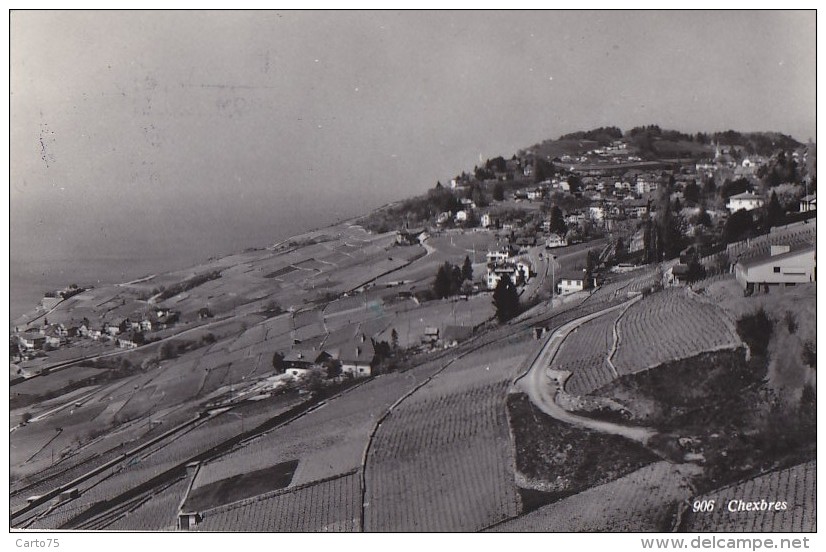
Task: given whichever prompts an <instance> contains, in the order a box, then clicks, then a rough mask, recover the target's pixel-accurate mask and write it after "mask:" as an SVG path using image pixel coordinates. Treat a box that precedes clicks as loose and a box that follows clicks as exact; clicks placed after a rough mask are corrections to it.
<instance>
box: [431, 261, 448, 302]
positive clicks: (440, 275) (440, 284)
mask: <svg viewBox="0 0 826 552" xmlns="http://www.w3.org/2000/svg"><path fill="white" fill-rule="evenodd" d="M450 276H451V270H450V264H449V263H445V264H443V265H441V266H439V270H438V271H436V279H435V280H434V281H433V293H434V294H435V295H436V297H437V298H439V299H443V298H445V297H448V296H449V295H450Z"/></svg>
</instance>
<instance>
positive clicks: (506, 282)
mask: <svg viewBox="0 0 826 552" xmlns="http://www.w3.org/2000/svg"><path fill="white" fill-rule="evenodd" d="M493 305H494V306H495V307H496V318H497V319H498V320H499V322H507V321H508V320H510V319H511V318H513V317H514V316H516V315H517V314H518V313H519V293H518V292H517V291H516V286H515V285H513V282H512V281H511V279H510V276H508V275H507V274H503V275H502V279H501V280H499V283H498V284H496V289H495V290H493Z"/></svg>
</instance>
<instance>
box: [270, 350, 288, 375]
mask: <svg viewBox="0 0 826 552" xmlns="http://www.w3.org/2000/svg"><path fill="white" fill-rule="evenodd" d="M272 367H273V368H274V369H275V371H276V372H278V373H279V374H283V373H284V370H285V368H286V367H285V366H284V355H283V354H282V353H279V352H278V351H276V352H274V353H273V355H272Z"/></svg>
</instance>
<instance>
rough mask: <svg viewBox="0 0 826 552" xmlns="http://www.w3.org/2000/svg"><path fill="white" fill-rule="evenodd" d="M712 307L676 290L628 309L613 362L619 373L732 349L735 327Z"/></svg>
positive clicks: (621, 321)
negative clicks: (712, 351)
mask: <svg viewBox="0 0 826 552" xmlns="http://www.w3.org/2000/svg"><path fill="white" fill-rule="evenodd" d="M724 317H725V314H724V313H723V312H722V311H721V310H720V309H718V308H717V307H716V306H714V305H713V304H710V303H707V302H705V301H702V300H699V299H697V298H694V297H692V296H691V295H690V292H689V291H687V290H685V289H682V288H678V289H667V290H664V291H661V292H659V293H655V294H653V295H650V296H648V297H646V298H645V299H643V300H642V301H639V302H638V303H636V304H634V305H633V306H631V308H629V309H628V311H627V312H626V313H625V315H624V316H623V317H622V318H621V319H620V322H619V325H618V330H619V336H620V340H619V347H618V349H617V352H616V355H615V356H614V358H613V362H614V364H615V366H616V368H617V372H619V373H620V374H630V373H634V372H638V371H640V370H645V369H647V368H653V367H654V366H657V365H659V364H662V363H663V362H667V361H672V360H675V359H681V358H687V357H690V356H694V355H696V354H699V353H701V352H703V351H709V350H713V349H723V348H727V347H735V346H737V345H738V344H739V343H740V340H739V338H738V337H737V333H736V331H735V330H734V327H733V325H732V324H731V323H729V322H728V321H727V320H726V319H725V318H724Z"/></svg>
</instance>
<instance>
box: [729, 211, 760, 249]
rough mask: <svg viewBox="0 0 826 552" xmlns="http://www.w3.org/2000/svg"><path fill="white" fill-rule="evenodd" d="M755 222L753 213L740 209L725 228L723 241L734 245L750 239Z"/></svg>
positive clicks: (732, 215)
mask: <svg viewBox="0 0 826 552" xmlns="http://www.w3.org/2000/svg"><path fill="white" fill-rule="evenodd" d="M753 225H754V221H753V220H752V217H751V212H749V211H746V210H745V209H740V210H739V211H735V212H734V213H732V214H731V216H730V217H729V218H728V220H727V221H726V225H725V226H724V227H723V241H724V242H725V243H732V242H736V241H740V240H742V239H745V238H747V237H749V235H750V234H751V231H752V226H753Z"/></svg>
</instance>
